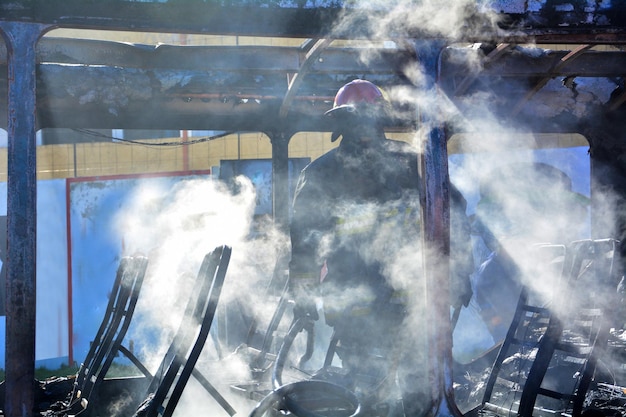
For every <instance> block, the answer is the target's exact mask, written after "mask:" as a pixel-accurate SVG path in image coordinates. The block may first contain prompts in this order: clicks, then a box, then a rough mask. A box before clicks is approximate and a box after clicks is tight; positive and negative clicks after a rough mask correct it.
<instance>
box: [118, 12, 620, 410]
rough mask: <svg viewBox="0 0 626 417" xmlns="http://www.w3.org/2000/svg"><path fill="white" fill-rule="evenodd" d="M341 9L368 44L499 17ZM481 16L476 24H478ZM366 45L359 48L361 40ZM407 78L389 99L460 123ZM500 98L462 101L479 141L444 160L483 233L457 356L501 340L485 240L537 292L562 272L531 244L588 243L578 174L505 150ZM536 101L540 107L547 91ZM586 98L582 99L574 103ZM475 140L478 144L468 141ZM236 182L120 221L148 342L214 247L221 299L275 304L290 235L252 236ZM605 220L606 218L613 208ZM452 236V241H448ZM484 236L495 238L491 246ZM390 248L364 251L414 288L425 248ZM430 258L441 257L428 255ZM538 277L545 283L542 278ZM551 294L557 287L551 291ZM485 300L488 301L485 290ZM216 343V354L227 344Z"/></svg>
mask: <svg viewBox="0 0 626 417" xmlns="http://www.w3.org/2000/svg"><path fill="white" fill-rule="evenodd" d="M364 3H366V4H364ZM360 10H370V11H376V10H385V11H386V13H385V17H384V18H381V15H380V14H377V18H376V19H375V20H373V19H370V18H369V16H368V15H362V14H360V12H359V11H360ZM345 11H346V13H345V15H344V16H343V19H342V20H341V21H339V22H337V26H336V31H337V33H339V34H341V33H351V31H354V30H357V28H358V27H359V25H363V24H365V25H367V28H368V32H370V33H373V39H401V38H408V39H410V38H411V37H412V36H415V34H421V35H424V36H426V37H429V38H443V39H445V40H448V41H450V40H452V41H454V40H455V39H458V38H459V35H460V34H468V33H471V32H472V31H479V30H482V29H484V28H485V27H490V28H491V29H492V30H494V31H497V30H498V29H497V17H496V15H495V14H494V13H490V12H489V10H488V8H487V7H486V6H484V5H483V4H482V3H481V2H476V1H475V0H457V1H449V2H446V6H445V7H442V4H441V2H440V1H423V2H419V3H418V4H416V2H408V1H407V2H404V1H397V2H393V3H392V2H389V1H388V0H379V1H374V0H372V1H370V2H359V7H358V8H356V7H349V6H347V7H346V10H345ZM478 12H480V16H481V18H480V19H478V18H476V16H478ZM367 42H368V41H367V40H364V41H363V43H364V44H367ZM372 42H374V41H373V40H372ZM368 52H369V51H368V48H363V59H364V61H365V62H367V59H368V56H367V54H368ZM468 56H471V55H468ZM472 65H475V63H468V66H469V67H471V66H472ZM405 75H406V76H407V78H408V79H409V80H411V83H412V84H413V85H412V87H411V88H399V87H398V88H390V89H389V91H388V93H389V95H390V97H391V99H392V100H394V101H397V102H401V103H413V104H416V105H417V107H418V108H419V109H420V110H421V111H423V112H424V113H425V114H426V119H428V118H429V116H430V117H434V118H435V119H436V120H439V119H440V118H441V117H443V118H451V119H455V120H459V119H458V118H459V116H460V113H461V112H460V111H459V110H458V109H457V108H456V107H455V106H454V105H453V104H452V103H451V102H446V101H443V100H442V96H441V95H440V94H439V92H437V91H435V89H434V88H431V87H430V85H431V84H430V81H429V80H428V77H429V76H430V74H426V73H425V72H424V71H423V68H421V67H420V66H419V64H418V65H415V66H412V67H410V68H406V69H405ZM583 87H584V86H583ZM554 89H555V90H556V89H559V91H560V92H562V91H566V90H567V89H566V87H563V86H561V85H559V86H554ZM416 91H417V93H416ZM549 91H550V90H549ZM552 91H554V90H552ZM566 92H567V94H568V96H567V100H566V106H568V107H569V108H570V109H574V113H576V112H578V111H580V109H581V108H580V106H581V105H584V106H586V105H587V104H588V103H589V101H592V102H596V101H600V102H601V101H602V100H605V99H606V94H598V95H596V96H593V97H590V96H589V95H588V94H582V95H581V94H574V93H572V91H571V90H567V91H566ZM557 95H558V94H555V95H551V97H552V98H554V97H556V96H557ZM543 98H544V99H545V96H543ZM496 99H497V97H492V96H489V95H488V94H487V93H481V94H476V95H473V96H470V97H468V98H467V99H466V100H467V101H469V102H467V103H464V104H465V105H466V106H467V107H468V108H469V107H471V108H473V112H472V114H471V117H468V116H467V115H464V116H463V117H462V118H461V120H462V121H463V122H464V123H468V125H467V130H468V131H470V132H478V133H477V137H478V141H470V140H469V139H468V140H467V141H466V142H462V146H461V152H464V151H466V152H469V154H468V155H467V156H466V157H464V158H460V157H459V158H454V157H453V158H452V163H451V178H452V180H453V182H455V184H456V185H457V186H458V188H459V189H460V190H461V191H462V192H463V194H464V195H465V197H466V199H467V200H468V203H469V204H468V211H467V214H468V215H469V216H471V217H472V219H476V220H480V221H481V224H482V227H483V228H482V229H480V230H479V229H475V230H474V233H473V243H474V262H475V267H476V270H475V273H474V275H473V277H472V279H473V284H474V286H475V287H474V292H475V297H474V298H473V299H472V301H471V303H470V305H469V306H468V307H467V308H465V309H463V312H462V316H461V319H460V320H459V323H458V325H457V328H456V329H455V333H454V335H455V342H454V349H455V355H457V358H458V359H459V360H469V359H472V358H473V357H474V355H478V354H480V353H481V352H482V351H484V350H486V349H488V348H490V347H491V346H493V344H494V343H495V342H497V341H498V340H496V339H495V335H494V334H492V333H490V331H489V330H488V329H487V324H486V323H485V322H484V318H481V316H480V313H481V312H480V309H481V306H480V305H479V304H478V302H477V301H476V294H477V293H480V291H483V290H485V289H484V288H477V287H476V286H477V285H478V284H479V282H478V279H479V274H478V273H477V272H478V269H479V267H480V266H481V264H482V263H483V262H484V261H485V260H486V259H487V257H488V256H489V253H490V252H491V251H492V250H494V249H496V247H494V246H490V244H493V242H497V249H498V250H502V249H504V250H506V252H507V253H509V254H510V255H511V256H512V258H513V260H514V262H515V265H516V266H517V267H518V268H519V270H520V271H521V275H520V276H521V277H522V283H523V284H524V285H529V286H531V287H532V288H533V289H534V290H536V291H537V292H539V293H541V292H544V291H545V289H544V288H542V285H546V284H547V283H551V282H554V281H555V280H556V279H557V277H555V276H550V274H552V272H551V271H550V270H544V269H539V270H538V269H537V268H543V266H545V265H540V264H538V263H537V262H536V261H537V258H536V253H535V252H533V250H532V247H533V244H536V243H552V244H567V243H569V242H570V241H572V240H575V239H582V238H588V237H591V231H590V226H589V205H588V204H586V203H585V201H586V200H585V198H584V197H583V196H581V194H583V195H586V196H587V197H588V196H589V189H588V188H584V187H583V189H575V188H574V187H577V186H578V185H577V184H576V183H572V182H571V180H572V178H571V174H573V173H576V171H577V167H575V166H569V165H567V164H565V165H562V166H561V167H560V168H561V170H562V171H563V172H564V173H565V174H566V175H570V178H566V177H563V176H560V174H557V175H559V176H558V180H556V181H555V178H556V177H554V176H548V177H542V176H541V175H539V174H538V173H537V172H534V171H532V170H531V171H528V169H529V168H534V167H537V166H538V165H537V163H538V162H542V161H543V159H546V158H543V159H541V158H540V157H538V156H537V155H536V154H533V153H532V152H528V151H525V150H519V151H512V152H511V151H505V150H507V149H509V150H510V149H515V148H519V144H520V142H519V140H520V133H525V131H526V130H527V129H525V128H524V127H523V126H509V125H503V124H502V123H501V122H500V120H499V119H498V117H496V116H494V115H493V114H492V113H491V111H490V109H489V107H488V106H487V103H490V102H491V101H493V100H496ZM535 100H536V102H539V103H540V102H542V96H538V97H537V98H536V99H535ZM581 100H586V101H587V102H586V103H585V104H581ZM557 101H558V100H557ZM442 115H443V116H442ZM475 137H476V136H475ZM528 138H531V140H534V138H532V135H527V136H526V139H528ZM526 139H525V140H526ZM423 140H424V135H423V132H417V133H416V135H415V138H414V141H413V145H414V146H415V148H416V149H422V147H423V143H422V141H423ZM476 143H479V144H480V146H478V147H477V146H474V145H475V144H476ZM488 149H491V150H494V149H496V152H491V153H487V152H486V150H488ZM521 167H524V168H523V169H522V168H521ZM522 174H523V175H522ZM496 180H497V181H496ZM239 185H240V187H239V192H238V193H236V194H233V193H232V192H231V191H230V190H229V189H227V188H226V187H225V186H224V185H223V184H221V183H218V182H215V181H204V180H203V181H191V182H188V183H185V184H183V185H181V186H179V187H178V188H177V189H175V190H163V189H149V188H146V189H140V190H138V192H137V194H136V200H135V202H134V205H133V206H132V207H131V209H130V210H127V211H126V212H125V214H124V215H123V216H122V217H120V219H119V226H120V227H119V229H120V231H123V235H124V236H125V237H126V242H127V247H128V248H129V251H130V252H132V251H135V250H137V251H142V252H144V253H146V254H147V255H148V256H149V258H150V261H151V263H150V268H149V274H150V278H149V281H148V282H147V285H146V286H145V290H144V294H143V295H142V299H145V300H150V302H151V304H152V305H155V306H158V308H156V309H151V308H150V306H148V305H143V306H142V307H143V310H142V311H141V314H142V315H143V320H142V321H141V323H143V326H142V328H141V329H140V331H141V332H145V333H146V335H148V336H150V337H152V338H153V339H154V334H158V335H159V337H161V336H163V338H164V339H165V340H166V339H167V337H166V336H167V335H169V334H170V333H171V331H172V329H175V328H176V326H177V325H178V321H179V320H180V316H179V315H178V316H177V315H176V314H173V312H176V311H178V312H180V305H181V304H183V303H184V302H185V300H186V297H187V296H188V294H189V291H193V289H192V288H189V287H188V284H187V283H186V282H188V281H186V279H187V278H188V277H190V276H194V275H195V274H196V272H197V270H198V267H199V262H200V261H201V259H202V257H203V255H204V254H205V253H206V252H207V251H209V250H211V249H212V248H213V247H215V246H217V245H221V244H227V245H231V246H232V247H233V259H232V260H231V263H230V265H231V266H230V268H229V272H228V276H227V284H226V286H225V292H224V294H223V297H222V301H221V303H223V304H226V305H233V306H237V308H240V307H241V306H242V305H243V306H246V308H252V309H254V311H253V313H254V314H255V315H258V316H259V317H263V318H265V319H267V318H268V317H270V316H271V314H272V312H273V309H274V308H275V306H274V305H272V306H266V307H267V309H266V310H264V309H263V307H265V306H262V305H259V303H258V302H257V301H258V299H255V297H254V295H255V294H254V293H253V292H251V289H257V290H258V288H260V287H262V283H263V282H264V280H267V279H268V277H269V276H271V275H272V273H273V272H274V271H273V269H274V267H275V265H276V262H277V260H278V259H277V254H279V253H284V252H285V251H286V250H287V249H288V245H287V241H288V239H287V237H286V236H284V235H283V234H282V233H280V232H279V231H277V230H274V229H273V228H272V226H271V225H270V224H268V225H267V229H264V230H263V231H262V233H260V234H259V235H257V236H254V235H253V234H252V232H253V216H252V213H253V206H254V199H255V197H254V189H253V187H252V185H251V184H250V183H249V182H248V181H246V180H245V179H243V178H240V179H239ZM612 200H613V198H612V197H611V196H610V195H608V196H604V197H603V196H597V201H599V202H602V201H609V202H610V201H612ZM609 207H610V206H609ZM574 208H575V209H574ZM601 210H602V208H600V209H598V211H599V212H600V211H601ZM607 214H608V215H610V214H611V212H610V211H609V212H608V213H607ZM607 223H609V224H612V222H607ZM453 233H454V231H453ZM597 233H599V235H598V236H594V237H596V238H597V237H610V236H611V234H612V233H613V230H612V229H611V228H610V227H609V226H607V229H606V230H600V231H598V232H597ZM129 237H132V240H130V239H129ZM452 238H453V239H455V238H457V237H456V235H454V234H453V236H452ZM488 239H493V240H492V241H491V242H489V241H488ZM389 241H390V240H389V238H388V237H384V236H380V237H378V239H374V241H373V245H372V246H371V247H370V248H368V250H369V252H370V254H371V255H372V256H374V257H376V258H377V259H387V260H388V261H389V262H388V263H387V264H386V265H385V271H386V272H387V275H388V278H389V280H390V282H391V284H392V285H393V286H394V288H397V289H406V288H409V289H411V290H413V291H414V292H415V293H420V291H421V290H423V288H421V286H422V285H423V280H422V278H420V277H421V274H422V273H421V264H420V258H421V256H420V251H422V250H429V249H428V248H420V247H419V244H417V243H418V242H412V243H407V242H394V243H403V244H402V245H401V246H400V247H394V248H393V256H391V257H389V256H387V257H385V256H382V254H388V253H389V248H388V247H385V246H384V245H385V244H387V245H388V244H389ZM379 244H381V245H380V246H379ZM453 255H454V254H453ZM429 256H438V255H437V254H436V253H435V252H434V251H432V250H431V251H430V253H429ZM546 274H548V278H547V279H545V277H546ZM540 276H541V277H543V278H542V279H537V277H540ZM498 285H506V284H498ZM550 289H554V287H553V286H550ZM503 290H504V291H508V290H512V291H513V293H512V294H511V299H515V297H516V295H515V294H517V292H515V291H518V290H519V288H518V287H511V288H509V287H504V289H503ZM422 292H423V291H422ZM351 295H354V294H346V297H347V298H349V297H351ZM482 295H483V296H487V297H489V296H490V294H489V293H487V294H482ZM413 313H414V314H413V315H412V316H410V317H409V318H408V319H407V323H406V324H407V325H406V329H407V332H408V330H410V329H423V327H422V326H421V325H420V324H419V323H421V322H422V321H423V313H424V311H423V310H422V309H421V308H415V310H414V311H413ZM509 313H512V312H511V311H509ZM135 331H139V330H137V329H135ZM477 335H478V336H477ZM138 336H139V334H136V337H138ZM149 346H152V344H150V343H147V344H146V345H145V347H146V348H148V347H149ZM214 348H217V350H218V351H219V349H220V348H222V347H220V346H214ZM160 349H161V350H157V351H150V352H145V353H144V355H145V356H146V357H154V358H155V359H154V361H153V366H155V365H156V363H158V361H159V360H160V358H161V356H162V354H163V351H162V349H163V345H161V348H160ZM215 352H216V351H215V350H213V351H212V353H208V355H209V356H211V355H212V356H213V357H212V358H211V359H222V361H223V362H222V364H228V365H233V367H232V368H228V369H227V368H223V369H222V370H221V371H220V374H221V375H222V377H223V378H224V380H228V379H245V378H247V377H249V375H248V369H247V368H246V364H245V363H243V362H242V361H240V359H241V358H238V357H235V356H228V357H226V358H224V357H221V358H218V357H217V356H219V355H217V354H216V353H215ZM418 353H419V352H418ZM422 353H423V352H422ZM216 355H217V356H216ZM417 361H418V362H419V359H418V360H417ZM401 366H402V365H401ZM405 366H415V365H414V364H409V365H405ZM208 402H210V400H209V401H208ZM198 406H199V405H198V403H197V402H196V403H195V404H194V405H193V406H191V407H192V409H193V412H194V413H195V412H201V411H199V410H198V409H197V407H198ZM181 407H185V406H181Z"/></svg>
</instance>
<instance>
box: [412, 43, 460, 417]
mask: <svg viewBox="0 0 626 417" xmlns="http://www.w3.org/2000/svg"><path fill="white" fill-rule="evenodd" d="M444 46H445V43H444V42H440V41H438V40H431V41H422V42H421V41H417V42H416V43H415V48H416V52H417V56H418V62H419V63H420V65H421V66H422V70H423V72H424V74H425V80H426V81H425V85H424V93H425V94H434V95H438V94H439V92H438V88H437V84H436V83H437V80H438V75H439V58H440V55H441V51H442V50H443V47H444ZM440 115H441V113H440V112H439V111H438V110H437V109H420V114H419V115H418V116H419V122H420V123H421V126H420V129H423V130H424V131H426V132H428V133H426V135H425V136H426V137H425V138H424V144H423V155H422V157H421V158H420V161H421V163H420V166H419V173H420V176H421V181H422V190H423V196H422V204H423V207H422V216H423V221H422V241H423V243H424V246H425V247H424V248H423V250H422V256H423V265H424V271H423V272H424V279H426V306H427V311H426V314H427V315H428V320H427V323H428V343H429V361H428V362H429V367H430V369H429V372H430V378H431V380H430V381H431V383H432V391H431V395H432V397H431V400H432V406H433V409H432V410H431V412H432V414H433V415H434V416H437V417H444V416H446V417H447V416H460V415H461V412H460V411H459V409H458V408H457V406H456V404H455V402H454V389H453V386H452V374H451V372H452V371H451V370H452V330H451V325H450V305H449V300H450V297H449V291H450V289H449V264H448V259H449V256H450V201H449V194H450V187H449V177H448V152H447V147H446V144H447V140H446V133H445V130H444V126H443V121H442V120H440V117H441V116H440Z"/></svg>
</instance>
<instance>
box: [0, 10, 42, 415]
mask: <svg viewBox="0 0 626 417" xmlns="http://www.w3.org/2000/svg"><path fill="white" fill-rule="evenodd" d="M44 29H45V27H44V26H43V25H39V24H32V23H20V22H0V30H1V31H2V35H3V37H4V39H5V41H6V46H7V53H8V56H7V59H8V62H7V64H8V132H7V133H8V172H7V174H8V184H7V192H8V196H7V253H8V256H7V258H8V267H7V287H6V290H7V291H6V306H7V312H6V348H5V349H6V354H5V360H6V366H5V368H6V379H5V387H6V393H5V396H6V398H5V409H4V414H5V415H6V416H8V417H30V416H32V415H33V412H34V398H35V395H34V393H35V390H34V379H35V319H36V285H35V284H36V258H37V256H36V233H37V163H36V141H35V112H36V107H35V93H36V91H35V77H36V76H35V69H36V57H35V50H36V44H37V41H38V40H39V38H40V37H41V35H42V34H43V31H44Z"/></svg>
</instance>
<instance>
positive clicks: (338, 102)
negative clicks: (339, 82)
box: [326, 80, 385, 116]
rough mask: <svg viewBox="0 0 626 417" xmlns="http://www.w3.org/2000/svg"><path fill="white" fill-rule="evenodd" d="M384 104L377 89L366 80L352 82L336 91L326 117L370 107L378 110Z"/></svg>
mask: <svg viewBox="0 0 626 417" xmlns="http://www.w3.org/2000/svg"><path fill="white" fill-rule="evenodd" d="M384 103H385V97H384V96H383V92H382V91H381V90H380V89H379V88H378V87H376V86H375V85H374V84H372V83H371V82H369V81H367V80H354V81H350V82H349V83H348V84H346V85H344V86H343V87H341V88H340V89H339V91H337V94H336V95H335V102H334V103H333V108H332V109H330V110H328V111H327V112H326V115H329V116H334V115H335V114H338V113H342V112H344V111H348V112H350V113H353V112H355V111H359V112H360V111H361V109H362V108H367V107H371V105H374V107H375V108H378V107H379V106H380V105H384Z"/></svg>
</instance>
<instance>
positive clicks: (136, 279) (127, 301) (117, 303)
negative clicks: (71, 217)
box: [63, 255, 148, 414]
mask: <svg viewBox="0 0 626 417" xmlns="http://www.w3.org/2000/svg"><path fill="white" fill-rule="evenodd" d="M147 267H148V259H147V258H146V257H145V256H140V255H139V256H127V257H124V258H122V259H121V261H120V264H119V266H118V269H117V273H116V276H115V280H114V282H113V287H112V292H111V296H110V297H109V302H108V304H107V308H106V311H105V314H104V317H103V319H102V322H101V324H100V327H99V328H98V331H97V332H96V335H95V337H94V340H93V342H92V343H91V346H90V348H89V351H88V352H87V355H86V356H85V360H84V361H83V363H81V365H80V367H79V369H78V372H77V373H76V377H75V380H74V385H73V388H72V392H71V394H70V396H69V400H68V402H67V404H66V409H65V410H64V411H63V412H64V413H71V414H75V413H80V412H83V411H84V410H85V409H86V408H87V406H88V404H89V401H90V399H91V398H92V397H95V396H96V395H97V392H98V388H99V387H100V384H101V383H102V381H103V380H104V378H105V376H106V374H107V372H108V371H109V368H110V367H111V364H112V363H113V360H114V359H115V357H116V356H117V354H118V352H122V353H124V354H125V355H126V356H129V355H130V356H129V357H132V356H133V355H132V353H131V352H130V351H129V350H128V349H126V348H125V347H123V345H122V342H123V340H124V337H125V336H126V332H127V331H128V327H129V326H130V323H131V319H132V317H133V314H134V311H135V307H136V305H137V300H138V298H139V293H140V291H141V287H142V284H143V281H144V277H145V274H146V269H147Z"/></svg>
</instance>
